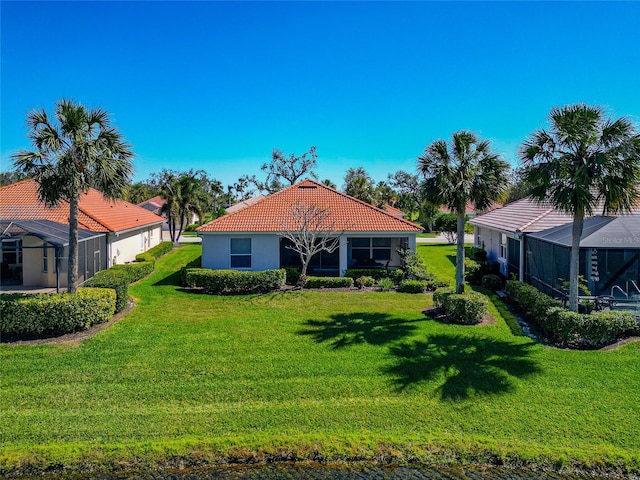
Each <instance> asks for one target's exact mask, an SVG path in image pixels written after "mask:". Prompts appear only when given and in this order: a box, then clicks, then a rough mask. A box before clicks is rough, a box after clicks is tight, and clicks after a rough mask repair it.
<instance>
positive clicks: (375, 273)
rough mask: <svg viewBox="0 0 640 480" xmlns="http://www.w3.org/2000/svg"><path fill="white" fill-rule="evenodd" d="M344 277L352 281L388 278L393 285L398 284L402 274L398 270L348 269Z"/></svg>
mask: <svg viewBox="0 0 640 480" xmlns="http://www.w3.org/2000/svg"><path fill="white" fill-rule="evenodd" d="M344 276H345V277H349V278H353V279H354V280H356V279H357V278H360V277H372V278H373V279H374V280H382V279H383V278H390V279H391V280H392V281H393V282H394V285H395V284H397V283H400V281H401V280H402V277H403V276H404V272H403V271H402V270H400V269H390V270H385V269H384V268H348V269H347V270H346V271H345V272H344Z"/></svg>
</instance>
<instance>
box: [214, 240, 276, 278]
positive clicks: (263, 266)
mask: <svg viewBox="0 0 640 480" xmlns="http://www.w3.org/2000/svg"><path fill="white" fill-rule="evenodd" d="M232 238H251V268H249V269H242V270H271V269H275V268H280V239H279V237H278V236H277V235H273V234H250V235H226V234H225V235H214V234H203V235H202V267H203V268H212V269H214V270H227V269H230V268H231V255H230V252H231V239H232Z"/></svg>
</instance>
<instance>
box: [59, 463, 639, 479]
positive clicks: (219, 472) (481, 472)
mask: <svg viewBox="0 0 640 480" xmlns="http://www.w3.org/2000/svg"><path fill="white" fill-rule="evenodd" d="M56 478H57V480H63V479H64V480H76V479H80V478H82V479H88V480H253V479H259V480H484V479H495V480H533V479H541V480H604V479H610V478H612V477H603V476H598V475H590V474H586V473H584V474H563V473H557V472H540V471H526V470H512V469H507V468H498V467H430V466H415V465H412V466H376V465H366V464H357V465H345V466H326V465H317V464H315V465H313V464H312V465H309V464H272V465H259V466H233V467H228V466H227V467H214V468H206V469H188V470H184V471H179V472H130V473H127V474H120V475H97V476H91V477H87V476H84V475H74V476H63V477H56ZM636 478H637V477H636ZM49 480H53V479H49Z"/></svg>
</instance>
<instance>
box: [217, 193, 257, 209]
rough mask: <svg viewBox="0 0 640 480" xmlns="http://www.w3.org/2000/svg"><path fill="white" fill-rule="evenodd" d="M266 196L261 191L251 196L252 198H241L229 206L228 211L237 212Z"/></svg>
mask: <svg viewBox="0 0 640 480" xmlns="http://www.w3.org/2000/svg"><path fill="white" fill-rule="evenodd" d="M263 198H264V195H262V194H261V193H259V194H258V195H256V196H254V197H251V198H247V199H246V200H241V201H239V202H237V203H234V204H233V205H231V206H230V207H229V208H227V209H226V210H227V213H233V212H237V211H238V210H241V209H243V208H244V207H248V206H249V205H253V204H254V203H256V202H257V201H259V200H261V199H263Z"/></svg>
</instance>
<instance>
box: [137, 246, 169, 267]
mask: <svg viewBox="0 0 640 480" xmlns="http://www.w3.org/2000/svg"><path fill="white" fill-rule="evenodd" d="M172 248H173V243H172V242H160V243H159V244H158V245H156V246H155V247H153V248H150V249H149V250H147V251H146V252H144V253H141V254H139V255H136V262H153V261H154V260H156V259H157V258H160V257H161V256H163V255H164V254H165V253H168V252H170V251H171V249H172Z"/></svg>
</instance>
